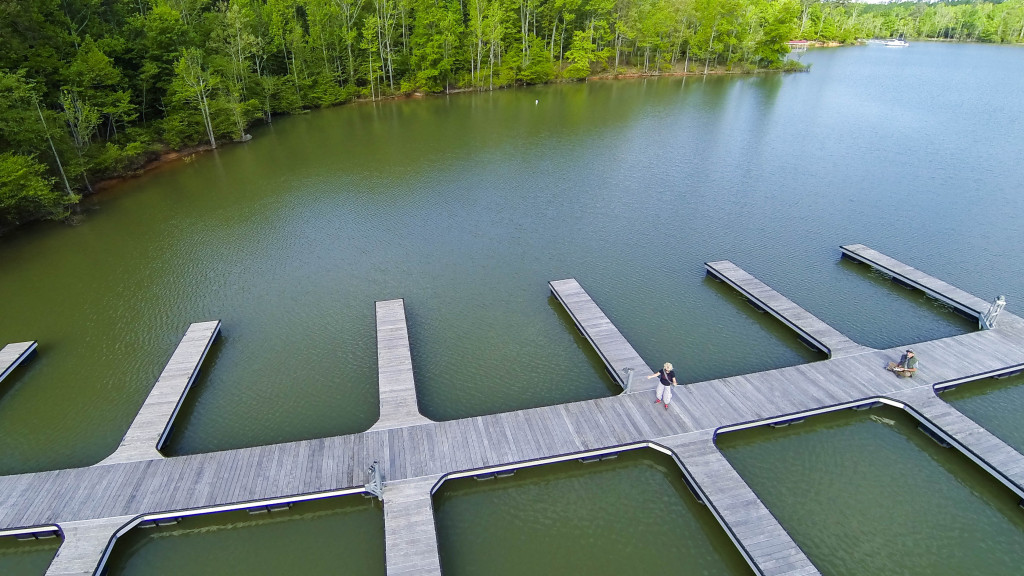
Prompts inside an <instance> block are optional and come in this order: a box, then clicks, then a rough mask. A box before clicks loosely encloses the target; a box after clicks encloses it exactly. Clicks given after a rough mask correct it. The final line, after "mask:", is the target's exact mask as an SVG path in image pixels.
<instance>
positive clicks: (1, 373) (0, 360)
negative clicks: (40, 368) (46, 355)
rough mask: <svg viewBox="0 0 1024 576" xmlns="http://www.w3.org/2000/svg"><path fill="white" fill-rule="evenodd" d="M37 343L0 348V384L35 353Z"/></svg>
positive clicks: (20, 343)
mask: <svg viewBox="0 0 1024 576" xmlns="http://www.w3.org/2000/svg"><path fill="white" fill-rule="evenodd" d="M37 345H38V342H35V341H32V342H17V343H15V344H8V345H6V346H4V347H3V348H0V382H3V380H4V378H7V375H8V374H10V373H11V372H13V371H14V369H15V368H17V367H18V366H19V365H21V363H22V362H24V361H25V360H27V359H28V357H29V356H31V355H32V352H34V351H35V349H36V346H37Z"/></svg>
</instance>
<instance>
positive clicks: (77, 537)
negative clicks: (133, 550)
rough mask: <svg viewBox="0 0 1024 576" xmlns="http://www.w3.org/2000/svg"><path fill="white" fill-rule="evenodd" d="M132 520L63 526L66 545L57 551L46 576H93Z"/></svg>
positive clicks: (90, 521)
mask: <svg viewBox="0 0 1024 576" xmlns="http://www.w3.org/2000/svg"><path fill="white" fill-rule="evenodd" d="M129 521H131V517H130V516H129V517H121V518H101V519H98V520H83V521H80V522H62V523H61V525H60V529H61V533H62V534H63V536H64V543H63V544H61V547H60V548H59V549H58V550H57V555H56V556H55V557H54V558H53V562H51V563H50V566H49V568H47V570H46V576H92V575H93V574H94V573H99V571H100V569H101V567H102V566H103V564H104V562H105V561H106V559H107V556H108V555H109V554H110V550H111V549H112V548H113V546H114V540H115V539H116V536H117V533H118V532H119V531H120V529H121V528H122V527H124V526H125V524H127V523H128V522H129Z"/></svg>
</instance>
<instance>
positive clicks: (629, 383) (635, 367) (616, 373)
mask: <svg viewBox="0 0 1024 576" xmlns="http://www.w3.org/2000/svg"><path fill="white" fill-rule="evenodd" d="M548 285H549V286H550V287H551V293H552V294H554V295H555V298H557V299H558V301H559V302H561V303H562V306H564V307H565V310H566V311H567V312H568V313H569V316H571V317H572V320H573V322H575V323H576V328H577V329H578V330H579V331H580V333H581V334H583V337H584V338H586V339H587V340H589V341H590V343H591V345H593V346H594V349H595V350H597V353H598V355H600V356H601V360H602V361H603V362H604V365H605V368H606V369H607V370H608V373H609V374H611V377H612V378H613V379H614V380H615V381H616V382H618V384H619V386H622V389H623V390H625V391H626V392H642V391H644V390H652V389H654V387H655V386H656V385H657V383H656V382H655V383H652V382H651V380H648V379H647V377H648V376H650V375H651V374H653V373H654V370H652V369H651V367H650V366H648V365H647V363H646V362H644V360H643V358H641V357H640V355H639V354H637V353H636V350H634V349H633V346H631V345H630V344H629V341H627V340H626V338H625V337H624V336H623V335H622V333H621V332H619V329H618V328H616V327H615V325H614V324H612V321H611V320H609V319H608V317H607V316H605V314H604V312H603V311H602V310H601V307H600V306H598V305H597V304H596V303H595V302H594V300H593V299H592V298H591V297H590V294H587V291H586V290H584V289H583V287H582V286H580V283H579V282H577V281H576V279H574V278H569V279H567V280H555V281H552V282H549V283H548ZM630 376H632V378H631V377H630Z"/></svg>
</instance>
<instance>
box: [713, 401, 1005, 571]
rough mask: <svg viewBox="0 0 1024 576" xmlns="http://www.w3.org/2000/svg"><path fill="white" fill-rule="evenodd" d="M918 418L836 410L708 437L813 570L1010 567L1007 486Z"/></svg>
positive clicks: (890, 411) (891, 411)
mask: <svg viewBox="0 0 1024 576" xmlns="http://www.w3.org/2000/svg"><path fill="white" fill-rule="evenodd" d="M916 426H917V423H916V421H915V420H913V418H911V417H910V416H909V415H907V414H906V413H904V412H903V411H900V410H896V409H892V408H876V409H874V410H871V411H870V412H855V411H846V412H842V413H837V414H829V415H825V416H819V417H815V418H811V419H808V420H807V421H806V422H805V423H803V424H798V425H793V426H790V427H788V428H785V429H776V430H772V429H770V428H769V429H763V428H762V429H754V430H749V431H742V432H736V433H729V434H724V435H722V436H719V438H718V446H719V448H721V449H722V450H723V452H724V453H725V455H726V457H727V458H728V459H729V462H730V463H731V464H732V465H733V466H735V467H736V469H737V470H738V471H739V473H740V474H741V475H742V476H743V478H744V479H745V480H746V481H747V483H748V484H750V487H751V488H752V489H753V490H754V492H756V493H757V495H758V496H759V497H760V498H761V500H762V501H763V502H764V503H765V505H767V506H768V508H769V509H770V510H771V511H772V513H773V514H774V515H775V517H776V518H778V520H779V522H780V523H781V524H782V526H783V527H784V528H786V530H787V531H788V532H789V533H790V534H791V535H792V536H793V539H794V540H796V542H797V543H798V544H799V545H800V547H801V548H803V550H804V552H806V553H807V555H808V557H809V558H810V559H811V561H812V562H814V564H815V566H817V567H818V568H819V569H820V570H821V571H822V573H823V574H835V575H858V574H892V575H907V576H910V575H917V574H929V575H933V576H945V575H948V576H956V575H962V574H985V575H986V576H997V575H1006V576H1012V575H1016V574H1020V567H1021V564H1022V563H1024V513H1022V512H1021V509H1020V508H1019V507H1018V506H1017V501H1018V498H1017V497H1016V495H1015V494H1013V493H1012V492H1010V490H1009V489H1007V488H1005V487H1004V486H1003V485H1002V484H999V483H998V482H997V481H995V480H994V479H993V478H992V477H991V476H990V475H988V474H987V473H985V472H984V471H982V470H981V468H977V467H973V466H966V465H965V460H966V458H965V457H963V456H961V455H960V453H958V452H956V451H954V450H952V449H949V448H942V447H940V446H939V445H938V444H936V443H935V442H934V441H933V440H932V439H931V438H929V437H928V436H925V435H924V434H923V433H921V432H920V431H918V430H917V428H916Z"/></svg>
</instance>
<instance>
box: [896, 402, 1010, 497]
mask: <svg viewBox="0 0 1024 576" xmlns="http://www.w3.org/2000/svg"><path fill="white" fill-rule="evenodd" d="M893 398H894V399H896V400H899V401H901V402H903V403H905V404H906V405H907V406H908V407H909V408H910V410H911V412H912V413H917V414H918V415H920V416H921V417H922V418H924V419H925V420H926V421H927V422H929V423H930V424H931V425H932V426H933V427H935V428H938V430H939V431H940V432H941V433H943V434H944V435H945V436H946V437H947V438H948V439H949V440H951V442H950V443H951V444H952V445H953V446H954V447H956V448H957V449H958V450H960V451H961V452H963V453H964V454H965V455H967V457H968V458H971V459H972V460H974V461H975V462H977V463H978V464H979V465H981V466H982V467H983V468H988V469H989V472H990V473H992V474H993V475H994V476H996V478H997V479H999V480H1000V481H1001V482H1002V483H1003V484H1004V485H1006V486H1007V487H1008V488H1010V489H1011V490H1013V491H1014V492H1016V493H1017V495H1018V496H1020V497H1021V498H1024V455H1021V453H1020V452H1017V451H1016V450H1014V449H1013V448H1011V447H1010V446H1009V445H1008V444H1006V443H1005V442H1003V441H1002V440H1000V439H999V438H997V437H996V436H995V435H994V434H992V433H991V432H989V431H988V430H986V429H985V428H983V427H982V426H981V425H980V424H978V423H977V422H975V421H973V420H971V419H970V418H968V417H967V416H964V415H963V413H961V412H960V411H959V410H957V409H956V408H954V407H952V406H951V405H949V404H948V403H946V402H944V401H942V400H941V399H940V398H939V397H938V396H936V395H935V394H934V393H933V392H932V391H931V390H929V389H926V388H913V389H910V390H906V391H903V392H900V393H897V394H894V395H893Z"/></svg>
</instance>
